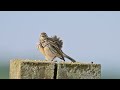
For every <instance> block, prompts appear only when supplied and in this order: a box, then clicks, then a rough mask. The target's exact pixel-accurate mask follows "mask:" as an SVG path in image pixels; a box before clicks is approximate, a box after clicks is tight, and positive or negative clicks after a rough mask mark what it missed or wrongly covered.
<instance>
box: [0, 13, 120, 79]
mask: <svg viewBox="0 0 120 90" xmlns="http://www.w3.org/2000/svg"><path fill="white" fill-rule="evenodd" d="M41 32H46V33H47V34H48V35H49V36H53V35H57V36H59V37H61V39H62V40H63V42H64V45H63V51H64V52H65V53H66V54H68V55H70V56H71V57H73V58H74V59H76V60H77V61H80V62H91V61H93V62H94V63H99V64H101V65H102V76H103V77H104V78H120V12H119V11H1V12H0V63H6V64H8V65H9V60H10V59H14V58H23V59H37V60H38V59H40V60H44V56H42V54H41V53H39V51H38V50H37V48H36V43H37V41H38V39H39V34H40V33H41Z"/></svg>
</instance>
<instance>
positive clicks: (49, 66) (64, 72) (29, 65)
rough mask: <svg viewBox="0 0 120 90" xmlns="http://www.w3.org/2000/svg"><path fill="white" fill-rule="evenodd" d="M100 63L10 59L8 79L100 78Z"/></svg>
mask: <svg viewBox="0 0 120 90" xmlns="http://www.w3.org/2000/svg"><path fill="white" fill-rule="evenodd" d="M100 78H101V65H100V64H87V63H86V64H85V63H84V64H83V63H78V62H76V63H69V62H59V63H55V62H50V61H49V62H48V61H44V60H22V59H15V60H11V61H10V79H100Z"/></svg>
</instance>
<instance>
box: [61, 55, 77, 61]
mask: <svg viewBox="0 0 120 90" xmlns="http://www.w3.org/2000/svg"><path fill="white" fill-rule="evenodd" d="M63 56H64V57H66V58H68V59H69V60H71V61H72V62H76V61H75V60H74V59H73V58H71V57H70V56H68V55H66V54H65V53H63Z"/></svg>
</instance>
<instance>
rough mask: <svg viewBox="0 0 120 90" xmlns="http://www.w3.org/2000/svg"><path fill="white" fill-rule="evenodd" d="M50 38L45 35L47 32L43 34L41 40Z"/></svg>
mask: <svg viewBox="0 0 120 90" xmlns="http://www.w3.org/2000/svg"><path fill="white" fill-rule="evenodd" d="M47 38H48V35H47V34H46V33H45V32H42V33H41V34H40V39H41V40H45V39H47Z"/></svg>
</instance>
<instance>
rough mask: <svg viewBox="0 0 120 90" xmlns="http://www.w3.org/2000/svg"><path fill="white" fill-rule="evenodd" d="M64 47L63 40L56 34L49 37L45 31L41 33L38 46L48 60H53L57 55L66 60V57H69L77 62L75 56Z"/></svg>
mask: <svg viewBox="0 0 120 90" xmlns="http://www.w3.org/2000/svg"><path fill="white" fill-rule="evenodd" d="M62 47H63V41H62V40H60V38H58V37H57V36H56V35H55V36H53V37H48V35H47V34H46V33H45V32H42V33H41V34H40V38H39V42H38V45H37V48H38V50H39V51H40V52H41V53H42V54H43V55H44V56H45V59H46V60H49V61H53V60H54V59H55V58H56V57H58V58H60V59H61V60H63V61H65V58H68V59H69V60H71V61H72V62H76V61H75V60H74V59H73V58H71V57H70V56H68V55H66V54H65V53H64V52H63V51H62Z"/></svg>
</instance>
